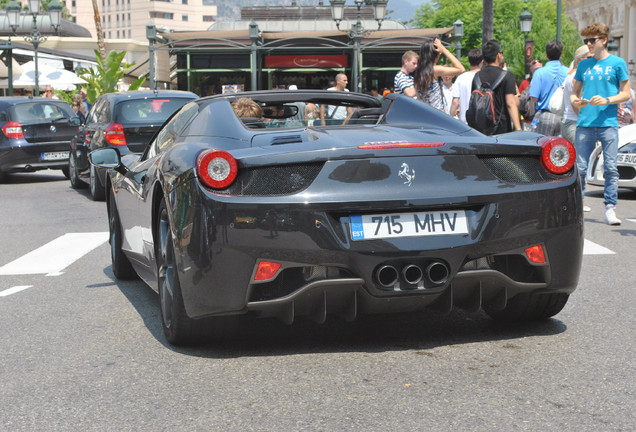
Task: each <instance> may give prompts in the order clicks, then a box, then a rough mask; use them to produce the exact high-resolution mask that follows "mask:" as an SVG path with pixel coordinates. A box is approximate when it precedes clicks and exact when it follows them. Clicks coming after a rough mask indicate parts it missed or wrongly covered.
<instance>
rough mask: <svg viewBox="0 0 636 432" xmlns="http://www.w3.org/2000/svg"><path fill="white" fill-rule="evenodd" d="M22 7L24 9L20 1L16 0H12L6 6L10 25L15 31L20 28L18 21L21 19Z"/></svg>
mask: <svg viewBox="0 0 636 432" xmlns="http://www.w3.org/2000/svg"><path fill="white" fill-rule="evenodd" d="M20 9H22V8H21V6H20V3H18V2H17V1H15V0H11V1H10V2H9V4H8V5H7V7H6V10H7V20H9V27H11V29H12V30H13V32H14V33H15V30H16V29H17V28H18V21H19V20H20Z"/></svg>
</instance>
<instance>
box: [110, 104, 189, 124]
mask: <svg viewBox="0 0 636 432" xmlns="http://www.w3.org/2000/svg"><path fill="white" fill-rule="evenodd" d="M191 100H192V99H188V98H156V99H134V100H127V101H124V102H121V103H119V104H118V105H117V107H116V109H115V123H122V124H127V123H144V124H146V123H163V122H165V121H166V120H167V119H168V117H170V116H171V115H172V113H174V112H175V111H176V110H178V109H179V108H181V106H183V105H185V104H186V103H187V102H189V101H191Z"/></svg>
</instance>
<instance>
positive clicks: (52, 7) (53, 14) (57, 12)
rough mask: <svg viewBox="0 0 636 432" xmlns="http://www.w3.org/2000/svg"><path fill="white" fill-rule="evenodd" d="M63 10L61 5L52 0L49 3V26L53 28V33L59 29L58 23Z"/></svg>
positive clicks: (60, 20)
mask: <svg viewBox="0 0 636 432" xmlns="http://www.w3.org/2000/svg"><path fill="white" fill-rule="evenodd" d="M63 8H64V6H62V3H60V2H59V1H57V0H53V1H52V2H51V3H49V7H48V10H49V17H50V19H51V25H52V26H53V28H54V29H55V31H57V29H58V28H59V27H60V23H61V22H62V9H63Z"/></svg>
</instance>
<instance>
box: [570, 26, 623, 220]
mask: <svg viewBox="0 0 636 432" xmlns="http://www.w3.org/2000/svg"><path fill="white" fill-rule="evenodd" d="M581 35H582V36H583V37H584V38H585V39H583V42H585V44H586V45H587V47H588V48H589V50H590V53H591V54H593V57H590V58H587V59H585V60H581V61H580V62H579V65H578V67H577V68H576V72H575V75H574V80H573V84H572V94H571V95H570V102H571V103H572V106H573V107H577V108H579V116H578V119H577V122H576V143H575V144H576V162H577V165H578V168H579V174H580V176H581V183H582V186H583V187H582V191H583V196H585V176H586V174H587V166H588V160H589V157H590V154H591V153H592V151H593V150H594V148H595V147H596V142H597V141H600V142H601V146H602V148H603V173H604V177H605V188H604V193H603V197H604V203H605V222H607V224H609V225H620V223H621V220H620V219H618V217H617V216H616V210H615V209H616V204H617V201H618V165H617V160H616V159H617V155H618V104H620V103H621V102H626V101H627V100H629V98H630V97H631V87H630V84H629V73H628V72H627V64H626V63H625V60H623V59H622V58H620V57H617V56H615V55H613V54H610V53H609V51H608V50H607V43H608V37H609V27H608V26H607V25H605V24H604V23H594V24H590V25H588V26H587V27H585V28H584V29H583V30H582V31H581Z"/></svg>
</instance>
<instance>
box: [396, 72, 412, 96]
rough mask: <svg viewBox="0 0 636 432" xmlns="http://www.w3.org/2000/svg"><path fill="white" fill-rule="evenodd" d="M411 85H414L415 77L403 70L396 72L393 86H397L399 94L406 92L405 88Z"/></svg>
mask: <svg viewBox="0 0 636 432" xmlns="http://www.w3.org/2000/svg"><path fill="white" fill-rule="evenodd" d="M409 87H413V77H412V76H411V75H407V74H405V73H404V72H403V71H399V72H398V73H396V74H395V79H394V80H393V88H395V92H396V93H398V94H404V90H405V89H407V88H409Z"/></svg>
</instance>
